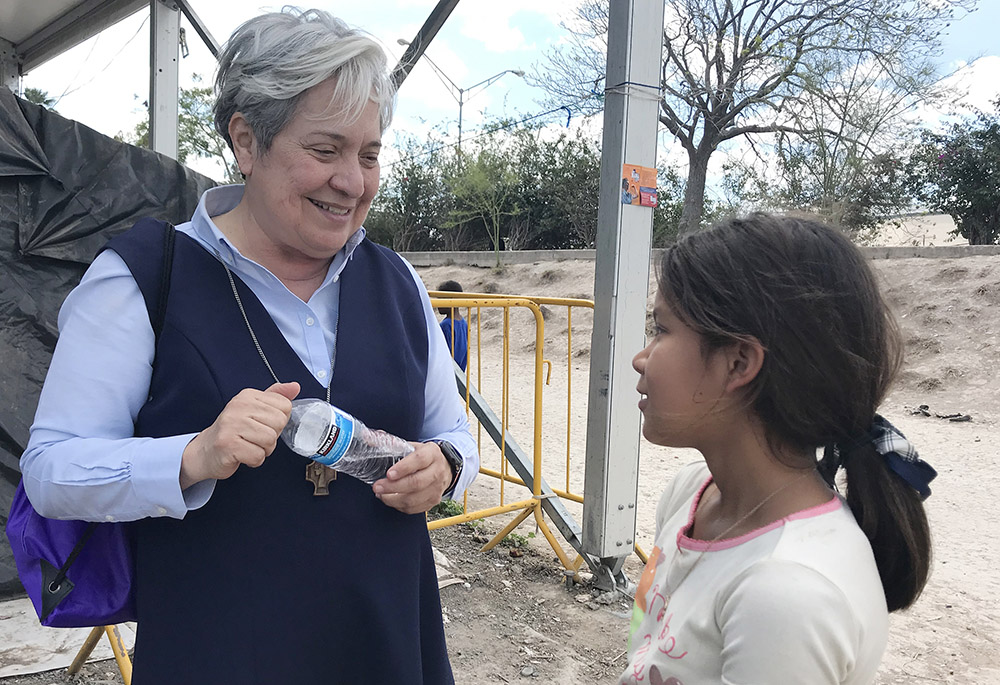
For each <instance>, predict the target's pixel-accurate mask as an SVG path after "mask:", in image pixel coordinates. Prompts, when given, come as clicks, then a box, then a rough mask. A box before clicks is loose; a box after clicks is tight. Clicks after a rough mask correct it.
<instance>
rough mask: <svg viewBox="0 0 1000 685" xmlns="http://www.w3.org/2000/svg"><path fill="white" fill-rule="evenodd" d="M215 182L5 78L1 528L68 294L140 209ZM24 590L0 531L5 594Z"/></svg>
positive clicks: (162, 208) (1, 95) (0, 196)
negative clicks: (67, 115)
mask: <svg viewBox="0 0 1000 685" xmlns="http://www.w3.org/2000/svg"><path fill="white" fill-rule="evenodd" d="M214 184H215V183H214V181H212V180H211V179H209V178H207V177H205V176H202V175H200V174H198V173H195V172H194V171H192V170H190V169H188V168H187V167H185V166H183V165H182V164H179V163H178V162H176V161H174V160H172V159H170V158H168V157H164V156H163V155H159V154H157V153H155V152H151V151H150V150H145V149H143V148H138V147H134V146H131V145H127V144H124V143H120V142H118V141H116V140H114V139H113V138H108V137H107V136H104V135H101V134H100V133H97V132H96V131H94V130H93V129H90V128H87V127H86V126H83V125H82V124H79V123H77V122H74V121H70V120H67V119H64V118H63V117H61V116H59V115H58V114H56V113H55V112H52V111H51V110H48V109H45V108H44V107H39V106H37V105H33V104H31V103H29V102H26V101H24V100H21V99H19V98H17V97H15V96H14V95H13V94H12V93H11V92H10V91H9V90H8V89H6V88H3V87H2V86H0V528H2V527H3V526H5V525H6V523H7V512H8V511H9V510H10V503H11V498H12V497H13V494H14V489H15V488H16V486H17V483H18V480H19V479H20V473H19V469H18V459H19V458H20V456H21V453H22V452H23V451H24V448H25V445H26V444H27V441H28V429H29V428H30V426H31V421H32V419H33V417H34V414H35V404H36V403H37V401H38V394H39V392H40V391H41V388H42V382H43V380H44V379H45V372H46V369H47V368H48V365H49V360H50V359H51V357H52V350H53V348H54V347H55V341H56V336H57V332H58V331H57V325H56V321H57V317H58V314H59V307H60V305H61V304H62V301H63V298H65V297H66V294H67V293H68V292H69V291H70V290H71V289H72V288H73V286H75V285H76V284H77V283H78V282H79V281H80V278H81V276H83V272H84V271H85V270H86V268H87V265H89V264H90V262H91V261H92V260H93V259H94V257H95V256H96V255H97V253H98V251H99V250H100V249H101V247H102V246H103V245H104V244H105V243H106V242H107V241H108V240H109V239H110V238H111V237H113V236H114V235H116V234H118V233H120V232H122V231H124V230H125V229H127V228H129V227H130V226H131V225H132V224H133V223H135V221H136V220H137V219H138V218H140V217H143V216H152V217H156V218H159V219H166V220H167V221H171V222H174V223H180V222H183V221H187V220H188V219H189V218H190V217H191V214H192V213H193V212H194V209H195V207H196V206H197V204H198V198H199V196H200V195H201V193H202V192H203V191H204V190H206V189H207V188H210V187H211V186H213V185H214ZM21 593H22V588H21V585H20V583H19V582H18V580H17V573H16V571H15V569H14V563H13V559H12V557H11V551H10V546H9V543H8V542H7V538H6V536H3V537H2V540H0V599H2V598H4V597H9V596H13V595H16V594H21Z"/></svg>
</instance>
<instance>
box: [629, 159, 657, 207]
mask: <svg viewBox="0 0 1000 685" xmlns="http://www.w3.org/2000/svg"><path fill="white" fill-rule="evenodd" d="M622 204H623V205H639V206H641V207H655V206H656V169H652V168H650V167H647V166H639V165H637V164H623V165H622Z"/></svg>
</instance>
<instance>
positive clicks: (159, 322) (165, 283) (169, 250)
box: [41, 222, 176, 621]
mask: <svg viewBox="0 0 1000 685" xmlns="http://www.w3.org/2000/svg"><path fill="white" fill-rule="evenodd" d="M164 223H165V226H164V229H163V266H162V269H161V270H160V293H159V299H158V300H157V302H156V312H155V314H154V316H153V318H152V320H151V323H152V326H153V335H154V337H155V340H156V342H157V343H158V342H159V340H160V333H161V332H162V331H163V322H164V320H165V319H166V315H167V296H168V295H169V294H170V272H171V271H172V270H173V264H174V239H175V237H176V231H175V230H174V227H173V225H172V224H170V223H166V222H164ZM154 350H155V347H154ZM153 363H154V364H155V363H156V358H155V352H154V358H153ZM98 525H100V523H99V522H97V521H95V522H93V523H91V524H90V525H89V526H87V529H86V530H85V531H84V532H83V535H81V536H80V539H79V540H78V541H77V543H76V545H74V546H73V551H72V552H70V554H69V556H68V557H66V561H65V562H64V563H63V565H62V566H61V567H60V568H59V570H58V571H57V572H56V574H55V576H54V577H53V578H52V579H51V580H50V581H49V582H46V583H44V584H43V587H42V603H43V605H45V606H46V607H47V609H48V610H47V611H45V612H44V615H43V616H41V619H42V621H44V620H45V618H46V617H47V616H48V614H49V613H50V612H51V611H52V609H54V608H55V607H56V605H57V604H58V603H59V601H60V600H61V599H62V598H63V597H64V596H65V594H66V593H67V592H69V590H70V589H72V584H70V586H69V587H68V588H66V589H65V590H64V591H62V592H60V590H63V587H62V585H63V581H65V580H66V574H67V573H68V572H69V569H70V567H71V566H72V565H73V562H74V561H76V558H77V557H78V556H79V555H80V552H81V551H82V550H83V546H84V545H85V544H86V543H87V540H89V539H90V536H91V535H93V534H94V531H95V530H96V529H97V526H98ZM47 599H48V600H49V601H46V600H47ZM53 600H54V601H53Z"/></svg>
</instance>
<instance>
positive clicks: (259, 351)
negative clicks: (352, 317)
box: [221, 262, 340, 404]
mask: <svg viewBox="0 0 1000 685" xmlns="http://www.w3.org/2000/svg"><path fill="white" fill-rule="evenodd" d="M221 264H222V268H224V269H225V270H226V276H227V277H229V285H230V287H231V288H232V289H233V297H235V298H236V304H237V306H238V307H239V308H240V314H242V315H243V322H244V323H245V324H246V325H247V330H248V331H249V332H250V338H251V339H252V340H253V344H254V347H256V348H257V354H259V355H260V358H261V359H262V360H263V362H264V366H266V367H267V370H268V371H269V372H270V373H271V378H273V379H274V382H275V383H280V382H281V381H280V380H278V374H276V373H275V372H274V369H272V368H271V362H269V361H267V357H266V356H265V355H264V348H262V347H261V346H260V342H259V341H258V340H257V334H256V333H254V332H253V326H251V325H250V319H249V318H248V317H247V312H246V310H245V309H244V308H243V300H242V299H241V298H240V293H239V291H238V290H237V289H236V280H235V279H234V278H233V272H232V271H230V270H229V267H228V266H226V263H225V262H221ZM337 318H338V321H339V318H340V317H339V316H338V317H337ZM333 334H334V338H333V353H332V354H331V355H330V381H329V383H327V385H326V403H327V404H330V388H332V387H333V362H334V360H335V359H336V357H337V337H336V335H337V322H335V323H334V330H333Z"/></svg>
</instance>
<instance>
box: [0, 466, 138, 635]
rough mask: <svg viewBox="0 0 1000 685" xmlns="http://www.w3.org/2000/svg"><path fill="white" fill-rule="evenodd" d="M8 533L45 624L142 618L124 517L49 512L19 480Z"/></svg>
mask: <svg viewBox="0 0 1000 685" xmlns="http://www.w3.org/2000/svg"><path fill="white" fill-rule="evenodd" d="M7 538H8V539H9V540H10V546H11V549H12V550H13V551H14V562H15V563H16V564H17V575H18V576H19V577H20V578H21V583H22V584H23V585H24V589H25V590H27V591H28V597H30V598H31V603H32V604H33V605H34V606H35V613H37V614H38V618H39V620H40V621H41V623H42V625H45V626H50V627H53V628H81V627H90V626H103V625H114V624H117V623H124V622H125V621H134V620H136V613H135V596H134V593H133V592H132V574H133V567H132V555H131V548H130V544H129V541H128V534H127V532H126V530H125V524H124V523H88V522H86V521H59V520H56V519H47V518H44V517H42V516H40V515H39V514H38V512H36V511H35V509H34V508H33V507H32V506H31V503H30V502H29V501H28V497H27V495H25V494H24V486H23V484H20V483H19V484H18V486H17V491H16V492H15V493H14V502H13V504H11V508H10V518H9V519H8V520H7Z"/></svg>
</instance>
